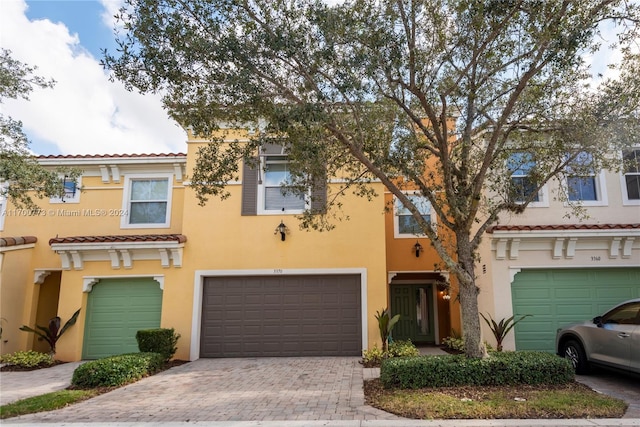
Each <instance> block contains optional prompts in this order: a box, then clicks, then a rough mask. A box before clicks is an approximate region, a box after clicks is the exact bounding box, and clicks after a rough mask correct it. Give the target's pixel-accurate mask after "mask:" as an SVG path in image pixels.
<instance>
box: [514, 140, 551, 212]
mask: <svg viewBox="0 0 640 427" xmlns="http://www.w3.org/2000/svg"><path fill="white" fill-rule="evenodd" d="M517 153H527V152H525V151H518V152H517ZM513 154H516V152H514V153H513ZM533 161H534V162H535V160H533ZM507 162H509V159H507ZM507 170H508V167H507ZM527 176H529V175H521V174H511V175H509V185H511V183H512V178H522V177H527ZM514 203H516V204H519V205H523V204H524V203H525V202H523V201H518V200H514ZM548 207H549V190H548V184H547V183H545V184H544V185H543V186H542V187H541V188H540V189H539V190H538V200H535V201H531V202H529V204H528V205H527V208H548Z"/></svg>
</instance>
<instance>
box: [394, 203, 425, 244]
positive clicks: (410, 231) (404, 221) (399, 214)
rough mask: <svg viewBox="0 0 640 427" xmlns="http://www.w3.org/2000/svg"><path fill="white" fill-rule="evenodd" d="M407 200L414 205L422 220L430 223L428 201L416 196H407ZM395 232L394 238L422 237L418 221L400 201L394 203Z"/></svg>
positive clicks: (422, 233)
mask: <svg viewBox="0 0 640 427" xmlns="http://www.w3.org/2000/svg"><path fill="white" fill-rule="evenodd" d="M407 197H408V198H409V200H411V202H412V203H413V204H414V205H415V207H416V208H417V209H418V211H419V212H420V215H421V216H422V218H423V219H424V220H425V221H426V222H428V223H431V203H430V202H429V199H427V198H426V197H423V196H419V195H417V194H409V195H407ZM395 210H396V215H395V226H396V227H395V231H396V237H416V236H424V232H423V231H422V227H420V225H419V224H418V221H417V220H416V219H415V218H414V217H413V214H412V213H411V211H409V209H407V208H406V207H405V206H404V205H403V204H402V202H401V201H400V200H398V199H396V201H395Z"/></svg>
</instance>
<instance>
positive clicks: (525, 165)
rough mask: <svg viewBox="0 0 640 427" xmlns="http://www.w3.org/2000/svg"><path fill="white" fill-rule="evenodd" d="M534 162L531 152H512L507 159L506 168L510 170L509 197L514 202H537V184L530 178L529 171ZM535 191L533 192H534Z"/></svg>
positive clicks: (538, 199)
mask: <svg viewBox="0 0 640 427" xmlns="http://www.w3.org/2000/svg"><path fill="white" fill-rule="evenodd" d="M535 166H536V162H535V160H534V158H533V155H532V154H531V153H513V154H512V155H511V156H510V157H509V160H508V161H507V168H508V169H509V171H510V172H511V188H510V198H511V200H512V201H514V202H516V203H524V202H526V201H527V200H531V201H532V202H539V201H540V195H539V194H538V192H537V187H538V184H537V182H536V181H535V180H534V179H533V178H531V176H530V175H531V171H532V170H533V168H534V167H535ZM534 193H535V194H534Z"/></svg>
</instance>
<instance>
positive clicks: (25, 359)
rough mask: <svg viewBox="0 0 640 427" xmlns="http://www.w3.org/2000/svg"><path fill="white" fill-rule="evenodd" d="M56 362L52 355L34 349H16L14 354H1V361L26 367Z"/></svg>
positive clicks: (45, 365) (42, 365)
mask: <svg viewBox="0 0 640 427" xmlns="http://www.w3.org/2000/svg"><path fill="white" fill-rule="evenodd" d="M54 362H55V361H54V360H53V356H52V355H50V354H47V353H40V352H37V351H33V350H29V351H16V352H15V353H13V354H5V355H2V356H0V363H6V364H7V365H10V366H17V367H19V368H26V369H28V368H42V367H48V366H51V365H53V364H54Z"/></svg>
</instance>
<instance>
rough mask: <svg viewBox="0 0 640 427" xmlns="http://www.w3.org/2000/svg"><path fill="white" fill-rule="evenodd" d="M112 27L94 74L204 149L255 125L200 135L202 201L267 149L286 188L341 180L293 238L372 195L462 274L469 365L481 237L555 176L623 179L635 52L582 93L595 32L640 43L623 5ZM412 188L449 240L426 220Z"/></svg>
mask: <svg viewBox="0 0 640 427" xmlns="http://www.w3.org/2000/svg"><path fill="white" fill-rule="evenodd" d="M118 18H119V20H120V21H121V23H122V24H123V25H124V26H123V28H124V31H123V32H121V33H120V34H119V36H118V42H119V50H118V52H117V53H116V54H110V53H108V52H105V57H104V64H105V66H106V67H107V68H109V69H110V70H112V72H113V75H114V76H115V78H117V79H120V80H122V81H123V82H125V83H126V84H127V85H129V86H128V87H129V88H130V89H134V88H135V89H137V90H140V91H142V92H156V91H157V92H160V93H162V94H163V95H164V103H165V106H166V108H167V109H168V111H169V112H170V114H171V115H172V116H173V117H174V118H175V119H176V120H177V121H178V122H180V123H182V124H183V125H184V126H188V127H190V128H192V129H193V130H194V132H196V133H197V134H200V135H210V134H212V133H213V132H214V131H215V130H216V129H217V126H218V124H220V123H227V124H228V123H232V124H233V123H236V124H238V125H242V124H246V123H258V124H260V123H262V124H263V125H262V126H260V125H257V126H256V127H257V129H259V130H260V132H257V133H256V134H255V135H256V136H255V138H253V139H252V140H251V142H250V143H248V144H239V143H235V144H230V145H223V144H221V143H220V140H219V139H215V138H212V140H211V143H210V144H209V145H208V146H207V147H206V148H203V149H201V150H200V151H199V158H198V161H197V167H196V170H195V172H194V176H193V177H192V185H193V186H194V188H195V190H196V193H197V196H198V197H199V198H200V201H201V202H202V203H204V202H206V200H207V198H208V197H209V196H212V195H214V196H220V197H222V198H224V197H225V196H227V195H228V193H227V192H226V190H225V189H224V183H226V182H229V181H230V180H233V179H235V178H236V177H237V175H238V164H239V163H240V162H241V160H242V159H245V160H249V159H250V158H252V157H253V156H254V155H255V150H256V149H257V147H259V146H260V145H261V144H265V143H268V142H276V143H279V144H283V145H285V146H286V147H287V151H288V154H289V156H290V158H291V160H292V162H293V167H294V170H293V173H294V176H295V179H294V180H293V181H294V182H292V184H291V185H292V186H294V187H295V186H301V187H306V186H308V185H310V184H311V182H309V181H310V180H313V179H318V177H319V176H324V177H332V176H338V177H340V178H342V180H341V181H340V182H341V183H342V184H340V187H339V188H338V189H337V190H335V189H334V191H333V193H332V194H331V195H330V197H329V210H328V211H327V212H325V213H324V214H322V215H319V214H318V212H312V213H310V214H309V215H304V216H303V217H302V223H301V224H302V225H303V226H308V227H330V226H331V225H330V224H331V218H332V215H336V213H335V212H336V210H338V211H339V207H340V202H339V200H340V195H341V194H343V193H344V192H345V191H355V192H356V193H357V194H361V195H363V196H371V195H372V190H371V188H370V187H369V186H368V183H369V182H371V180H372V179H375V180H379V181H381V182H382V183H383V184H384V185H385V186H386V187H387V188H388V190H389V191H390V192H391V193H393V195H394V196H395V197H396V198H397V199H398V200H399V201H400V202H402V203H403V204H404V205H405V207H406V208H407V209H409V211H411V212H412V214H413V215H414V217H415V219H416V221H417V222H418V223H419V225H420V226H421V227H422V230H423V231H424V234H425V235H426V236H428V237H429V238H430V240H431V243H432V245H433V247H434V248H435V249H436V250H437V252H438V254H439V255H440V256H441V257H442V261H443V263H444V265H445V266H446V268H447V269H448V270H449V271H451V272H452V273H453V274H455V276H456V277H457V279H458V283H459V288H460V290H459V292H460V293H459V295H460V303H461V307H462V317H463V330H464V334H465V338H466V354H467V355H468V356H470V357H481V356H483V355H484V354H485V352H484V348H483V345H482V343H481V339H480V321H479V316H478V298H477V296H478V292H479V289H478V287H477V286H476V281H475V272H474V265H475V263H476V261H477V249H478V246H479V244H480V241H481V239H482V236H483V234H484V233H485V231H486V229H487V228H488V227H490V226H491V225H492V224H494V223H495V222H496V220H497V219H498V216H499V214H500V213H501V212H506V211H510V212H516V213H518V212H522V211H523V210H524V208H526V206H527V204H528V203H529V202H530V201H531V200H533V198H534V197H535V194H536V193H537V191H536V190H537V189H539V188H541V187H542V185H544V184H545V183H546V182H547V181H549V180H550V179H551V178H552V177H554V176H558V175H561V174H563V173H565V172H566V171H567V170H570V171H571V173H572V174H579V173H580V169H581V168H582V170H583V171H584V170H587V169H588V170H592V169H599V168H603V167H613V166H614V164H617V166H619V162H620V161H619V158H618V157H617V156H616V155H615V153H617V152H618V151H617V150H619V149H620V148H621V147H622V146H623V145H624V144H625V143H628V142H629V140H630V138H632V136H630V135H632V134H633V131H635V130H636V129H637V127H638V98H639V96H640V91H638V87H639V85H638V76H639V74H638V73H637V72H635V73H634V72H633V71H632V68H633V67H634V66H635V67H637V63H638V58H637V56H634V55H633V52H632V51H631V50H625V49H623V50H622V51H623V52H624V61H622V62H621V63H620V64H618V65H620V66H626V67H627V70H626V71H625V70H622V72H621V73H620V78H619V79H617V80H615V81H605V82H603V84H601V85H599V86H598V87H589V86H588V85H586V82H587V81H586V80H585V78H586V74H585V73H586V72H587V71H588V70H587V64H586V62H585V61H584V59H583V57H584V56H585V55H588V54H590V53H592V52H594V51H595V50H596V48H597V47H598V46H597V45H598V41H599V38H598V36H599V34H600V30H599V28H600V25H601V24H602V23H604V22H605V21H610V22H612V24H613V25H615V28H616V29H617V30H618V34H619V36H620V37H619V38H618V39H617V40H616V41H617V42H618V43H620V46H622V47H623V48H624V47H625V46H626V45H627V44H628V43H629V42H633V41H634V40H637V39H636V38H635V37H636V36H637V33H636V27H635V25H636V23H637V22H638V8H637V6H635V5H629V4H627V2H626V1H623V0H597V1H593V0H590V1H573V0H566V1H559V0H558V1H556V0H548V1H534V0H484V1H481V0H456V1H454V0H352V1H346V2H345V3H343V4H339V5H336V6H329V5H327V4H325V3H324V2H322V1H319V0H318V1H313V0H210V1H207V0H189V1H186V0H129V1H128V3H127V6H126V7H125V8H123V9H122V10H121V13H120V14H119V16H118ZM636 71H637V68H636ZM636 135H637V133H636ZM517 153H527V154H519V155H514V154H517ZM585 153H588V154H585ZM618 154H619V152H618ZM426 165H428V166H429V167H426ZM567 165H569V166H570V167H567ZM519 169H520V170H523V169H526V171H527V175H528V176H527V179H526V182H524V184H523V185H521V186H520V188H518V186H517V185H516V186H514V184H513V181H512V180H511V179H510V178H511V175H512V173H513V172H514V171H515V170H519ZM400 177H402V179H399V178H400ZM407 182H410V183H412V185H414V186H417V188H418V190H419V193H420V194H422V195H423V196H424V197H426V198H428V199H429V201H430V202H431V204H432V206H433V210H434V211H435V213H436V214H437V224H438V227H440V228H442V229H446V230H449V232H450V233H448V234H449V235H452V236H453V239H450V241H447V240H445V239H443V238H441V236H443V235H446V233H442V230H440V232H438V231H439V230H436V229H435V227H432V224H430V223H428V222H426V221H424V219H423V218H422V216H421V215H420V212H419V209H418V208H417V207H416V206H414V204H413V203H412V200H411V199H410V198H409V197H407V195H406V194H405V193H406V191H405V190H406V187H405V185H406V183H407ZM521 184H522V182H521ZM559 196H560V197H561V196H562V195H561V194H559ZM311 214H316V215H311ZM337 215H339V214H337Z"/></svg>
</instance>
